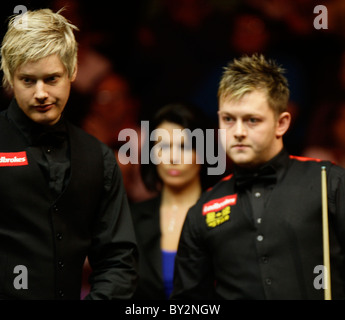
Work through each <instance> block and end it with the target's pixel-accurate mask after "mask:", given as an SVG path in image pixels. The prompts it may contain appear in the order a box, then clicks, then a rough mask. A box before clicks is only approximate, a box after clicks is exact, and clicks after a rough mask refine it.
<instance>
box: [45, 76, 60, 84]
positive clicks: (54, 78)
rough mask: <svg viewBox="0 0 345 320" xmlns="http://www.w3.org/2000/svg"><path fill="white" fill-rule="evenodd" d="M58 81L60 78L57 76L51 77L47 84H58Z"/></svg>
mask: <svg viewBox="0 0 345 320" xmlns="http://www.w3.org/2000/svg"><path fill="white" fill-rule="evenodd" d="M57 79H58V78H57V77H56V76H53V77H49V78H47V79H46V82H48V83H55V82H57Z"/></svg>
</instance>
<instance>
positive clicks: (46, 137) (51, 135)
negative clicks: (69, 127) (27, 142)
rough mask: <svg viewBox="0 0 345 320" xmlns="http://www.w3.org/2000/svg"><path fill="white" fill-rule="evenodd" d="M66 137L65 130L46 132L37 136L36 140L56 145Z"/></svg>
mask: <svg viewBox="0 0 345 320" xmlns="http://www.w3.org/2000/svg"><path fill="white" fill-rule="evenodd" d="M66 137H67V134H66V132H63V131H52V132H44V133H41V134H40V135H39V136H38V137H37V139H36V142H37V143H38V144H42V145H52V146H56V145H59V144H61V143H62V142H63V141H64V140H65V139H66Z"/></svg>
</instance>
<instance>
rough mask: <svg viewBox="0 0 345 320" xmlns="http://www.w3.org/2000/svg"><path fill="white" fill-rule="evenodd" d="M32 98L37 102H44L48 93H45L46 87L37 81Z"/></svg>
mask: <svg viewBox="0 0 345 320" xmlns="http://www.w3.org/2000/svg"><path fill="white" fill-rule="evenodd" d="M34 97H35V99H36V100H38V101H39V102H44V101H45V100H46V99H47V98H48V91H47V89H46V85H45V83H44V82H43V81H37V83H36V91H35V96H34Z"/></svg>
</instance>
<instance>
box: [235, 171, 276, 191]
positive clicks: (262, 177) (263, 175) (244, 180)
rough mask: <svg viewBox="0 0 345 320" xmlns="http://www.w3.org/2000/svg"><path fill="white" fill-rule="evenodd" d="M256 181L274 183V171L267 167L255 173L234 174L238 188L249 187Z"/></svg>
mask: <svg viewBox="0 0 345 320" xmlns="http://www.w3.org/2000/svg"><path fill="white" fill-rule="evenodd" d="M256 181H262V182H265V183H267V184H268V183H275V182H276V181H277V175H276V172H275V170H274V169H273V168H272V167H271V166H268V167H264V168H262V169H260V170H258V171H255V172H236V173H235V184H236V186H237V187H239V188H245V187H249V186H251V185H253V183H254V182H256Z"/></svg>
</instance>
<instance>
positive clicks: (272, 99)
mask: <svg viewBox="0 0 345 320" xmlns="http://www.w3.org/2000/svg"><path fill="white" fill-rule="evenodd" d="M283 73H284V69H282V68H281V67H279V66H278V65H277V64H276V63H275V62H274V61H272V60H268V61H267V60H266V59H265V57H264V56H263V55H258V54H254V55H252V56H243V57H241V58H240V59H235V60H234V61H233V62H231V63H229V64H228V65H227V67H226V68H225V71H224V73H223V76H222V78H221V81H220V84H219V89H218V99H219V101H224V100H239V99H241V98H242V97H243V96H244V95H245V94H246V93H250V92H252V91H254V90H262V91H263V92H265V93H266V94H267V101H268V104H269V106H270V108H271V109H272V110H273V111H274V112H275V114H276V115H279V114H281V113H282V112H284V111H286V110H287V104H288V101H289V95H290V90H289V86H288V81H287V79H286V78H285V77H284V75H283Z"/></svg>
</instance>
